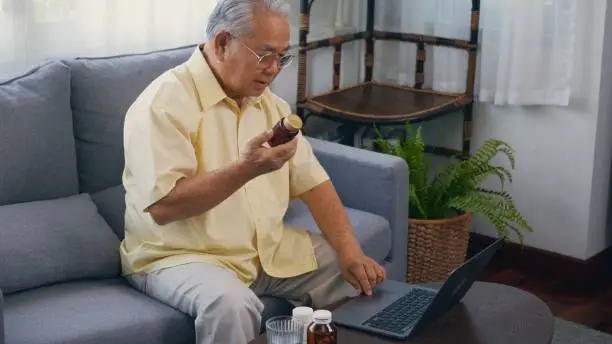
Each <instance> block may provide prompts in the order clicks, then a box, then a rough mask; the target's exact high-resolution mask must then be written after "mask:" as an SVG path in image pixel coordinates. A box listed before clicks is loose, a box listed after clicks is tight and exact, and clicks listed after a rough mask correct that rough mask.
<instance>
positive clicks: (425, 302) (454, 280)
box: [332, 238, 504, 340]
mask: <svg viewBox="0 0 612 344" xmlns="http://www.w3.org/2000/svg"><path fill="white" fill-rule="evenodd" d="M503 243H504V238H499V239H497V240H496V241H495V242H494V243H493V244H491V245H489V246H488V247H486V248H485V249H483V250H482V251H480V252H478V253H477V254H476V255H474V256H473V257H471V258H470V259H468V260H467V261H466V262H464V263H463V264H462V265H461V266H460V267H458V268H456V269H455V270H454V271H453V272H452V273H451V274H450V275H449V277H448V278H447V279H446V281H445V282H444V283H443V284H442V286H441V288H440V289H439V290H438V289H432V288H425V287H422V286H418V285H414V284H408V283H404V282H399V281H393V280H385V281H384V282H383V283H381V284H380V285H378V286H376V288H374V290H373V291H372V295H371V296H365V295H361V296H358V297H356V298H353V299H351V300H350V301H348V302H346V303H344V304H343V305H341V306H340V307H338V308H336V309H335V310H334V311H333V312H332V315H333V316H332V318H333V320H334V323H336V324H337V325H338V326H344V327H348V328H352V329H356V330H361V331H364V332H368V333H371V334H378V335H382V336H386V337H391V338H394V339H400V340H407V339H410V338H413V337H414V336H416V335H417V334H418V333H419V332H420V331H421V330H422V329H423V328H424V327H426V326H427V325H428V324H430V323H432V322H433V321H434V320H436V319H437V318H438V317H440V316H441V315H442V314H444V313H446V312H447V311H449V310H450V309H452V308H453V307H454V306H455V305H456V304H458V303H459V302H460V301H461V300H462V299H463V297H464V296H465V294H466V293H467V292H468V290H469V289H470V288H471V287H472V285H473V284H474V282H475V281H476V280H477V278H478V277H479V276H480V274H481V273H482V271H483V270H484V268H485V267H486V266H487V264H488V263H489V261H490V260H491V258H492V257H493V255H494V254H495V253H496V252H497V250H499V248H500V247H501V246H502V245H503Z"/></svg>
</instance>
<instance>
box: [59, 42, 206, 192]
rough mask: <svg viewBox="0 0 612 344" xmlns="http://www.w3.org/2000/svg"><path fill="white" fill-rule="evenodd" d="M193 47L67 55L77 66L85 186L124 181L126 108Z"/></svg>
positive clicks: (75, 99) (77, 127) (75, 95)
mask: <svg viewBox="0 0 612 344" xmlns="http://www.w3.org/2000/svg"><path fill="white" fill-rule="evenodd" d="M193 49H194V47H193V46H189V47H182V48H178V49H172V50H164V51H157V52H152V53H147V54H134V55H122V56H114V57H105V58H79V59H75V60H70V61H66V63H67V64H68V65H69V66H70V67H71V68H72V111H73V113H74V132H75V137H76V149H77V159H78V170H79V183H80V190H81V192H88V193H94V192H98V191H101V190H104V189H106V188H108V187H111V186H114V185H117V184H120V183H121V173H122V171H123V161H124V160H123V122H124V117H125V113H126V111H127V109H128V108H129V107H130V105H131V104H132V102H133V101H134V100H135V99H136V98H137V97H138V95H139V94H140V93H141V92H142V91H143V90H144V89H145V87H147V85H148V84H149V83H150V82H151V81H153V80H154V79H155V78H156V77H158V76H159V75H160V74H162V73H163V72H164V71H166V70H168V69H170V68H172V67H174V66H176V65H179V64H181V63H182V62H184V61H186V60H187V59H188V58H189V56H190V55H191V54H192V53H193Z"/></svg>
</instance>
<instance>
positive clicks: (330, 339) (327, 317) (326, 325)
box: [307, 309, 338, 344]
mask: <svg viewBox="0 0 612 344" xmlns="http://www.w3.org/2000/svg"><path fill="white" fill-rule="evenodd" d="M307 337H308V344H338V330H337V328H336V326H335V325H334V323H333V322H332V314H331V312H330V311H328V310H324V309H319V310H316V311H315V312H314V313H313V314H312V323H310V325H309V326H308V332H307Z"/></svg>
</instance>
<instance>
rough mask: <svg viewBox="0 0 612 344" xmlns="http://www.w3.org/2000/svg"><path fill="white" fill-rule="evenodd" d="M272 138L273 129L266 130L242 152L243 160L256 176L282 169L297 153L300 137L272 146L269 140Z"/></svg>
mask: <svg viewBox="0 0 612 344" xmlns="http://www.w3.org/2000/svg"><path fill="white" fill-rule="evenodd" d="M271 138H272V131H271V130H269V131H266V132H264V133H261V134H259V135H257V136H256V137H254V138H252V139H251V140H250V141H249V142H248V143H247V145H246V147H245V148H244V150H243V152H242V162H243V163H244V164H245V166H247V168H248V169H249V170H251V171H252V172H253V175H254V176H260V175H262V174H266V173H270V172H273V171H276V170H278V169H280V168H281V167H282V166H283V165H284V164H285V163H286V162H287V161H289V159H291V158H292V157H293V156H294V155H295V151H296V149H297V143H298V138H297V137H294V138H293V139H292V140H291V141H289V142H287V143H284V144H281V145H278V146H275V147H270V146H269V145H268V144H267V142H268V140H270V139H271Z"/></svg>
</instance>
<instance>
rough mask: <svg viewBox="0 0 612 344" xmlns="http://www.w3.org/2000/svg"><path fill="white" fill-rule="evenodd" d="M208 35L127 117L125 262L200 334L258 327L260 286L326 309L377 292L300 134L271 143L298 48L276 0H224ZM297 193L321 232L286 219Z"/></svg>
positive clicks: (238, 337) (376, 275) (218, 336)
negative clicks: (283, 81) (282, 83)
mask: <svg viewBox="0 0 612 344" xmlns="http://www.w3.org/2000/svg"><path fill="white" fill-rule="evenodd" d="M207 35H208V40H207V43H206V44H204V45H200V46H199V47H198V48H197V49H195V51H194V53H193V55H192V56H191V57H190V59H189V60H188V61H186V62H185V63H184V64H182V65H180V66H178V67H176V68H173V69H172V70H169V71H167V72H166V73H164V74H163V75H161V76H160V77H159V78H157V79H156V80H155V81H154V82H152V83H151V85H149V86H148V87H147V88H146V89H145V90H144V91H143V93H142V94H141V95H140V96H139V97H138V99H137V100H136V101H135V102H134V104H133V105H132V106H131V107H130V109H129V111H128V113H127V115H126V119H125V132H124V139H125V141H124V144H125V170H124V175H123V183H124V186H125V189H126V192H127V194H126V205H127V209H126V214H125V223H126V228H125V230H126V232H125V240H124V241H123V243H122V245H121V257H122V264H123V269H124V274H125V275H126V276H127V278H128V280H130V282H131V283H132V284H133V285H134V286H135V287H136V288H138V289H139V290H141V291H142V292H143V293H146V294H147V295H149V296H151V297H153V298H155V299H157V300H159V301H161V302H164V303H166V304H168V305H171V306H173V307H175V308H177V309H179V310H181V311H183V312H185V313H187V314H190V315H191V316H193V317H195V328H196V337H197V338H196V339H197V343H198V344H209V343H211V344H212V343H219V344H221V343H223V344H229V343H231V344H241V343H248V342H249V341H251V340H252V339H254V338H255V337H256V336H257V334H258V330H259V328H260V323H261V313H262V311H263V304H262V303H261V301H260V299H259V296H261V295H264V294H265V295H275V296H279V297H284V298H286V299H288V300H290V301H292V302H293V303H294V304H296V305H298V304H308V305H312V306H313V307H324V306H326V305H328V304H330V303H333V302H335V301H338V300H340V299H342V298H345V297H350V296H356V295H357V294H358V293H360V292H361V293H364V294H370V293H371V290H372V288H373V287H374V286H376V285H377V284H378V283H380V282H381V281H382V280H383V279H384V277H385V272H384V270H383V268H382V267H381V266H380V265H378V264H377V263H376V262H375V261H374V260H372V259H371V258H369V257H367V256H365V255H364V253H363V252H362V250H361V248H360V246H359V243H358V242H357V240H356V238H355V236H354V234H353V232H352V228H351V225H350V223H349V220H348V218H347V216H346V214H345V211H344V208H343V206H342V204H341V202H340V200H339V197H338V195H337V194H336V191H335V189H334V187H333V185H332V184H331V182H330V181H329V178H328V176H327V174H326V172H325V170H324V169H323V168H322V167H321V165H320V164H319V162H318V161H317V159H316V158H315V156H314V155H313V153H312V150H311V147H310V145H309V143H308V141H306V139H304V137H303V136H301V135H298V136H297V137H296V138H294V139H293V140H292V141H290V142H288V143H286V144H282V145H279V146H274V147H270V146H269V145H268V144H267V143H266V142H267V141H268V140H269V139H270V138H271V134H270V129H271V128H272V126H273V125H274V124H275V123H276V122H277V121H278V120H279V119H281V118H282V117H284V116H286V115H287V114H289V113H290V108H289V106H288V104H287V103H286V102H284V101H283V100H281V99H280V98H278V97H277V96H275V95H274V94H272V92H271V91H270V90H269V89H268V86H269V85H270V83H271V82H272V81H273V80H274V78H275V77H276V76H277V74H278V73H279V71H280V70H281V69H282V68H283V67H285V66H286V65H287V64H288V63H289V62H290V61H291V59H292V56H291V55H289V54H287V50H288V45H289V24H288V19H287V5H286V4H285V3H284V2H283V1H282V0H220V1H219V2H218V4H217V7H216V8H215V10H214V11H213V13H212V15H211V16H210V18H209V23H208V28H207ZM294 198H300V199H302V200H303V201H304V202H305V203H306V204H307V205H308V208H309V210H310V212H311V213H312V215H313V217H314V218H315V220H316V223H317V224H318V226H319V227H320V228H321V231H322V233H323V236H320V235H315V234H311V233H309V232H308V231H306V230H303V229H299V228H289V227H287V226H285V225H284V224H283V216H284V214H285V211H286V210H287V206H288V204H289V202H290V200H292V199H294Z"/></svg>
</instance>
